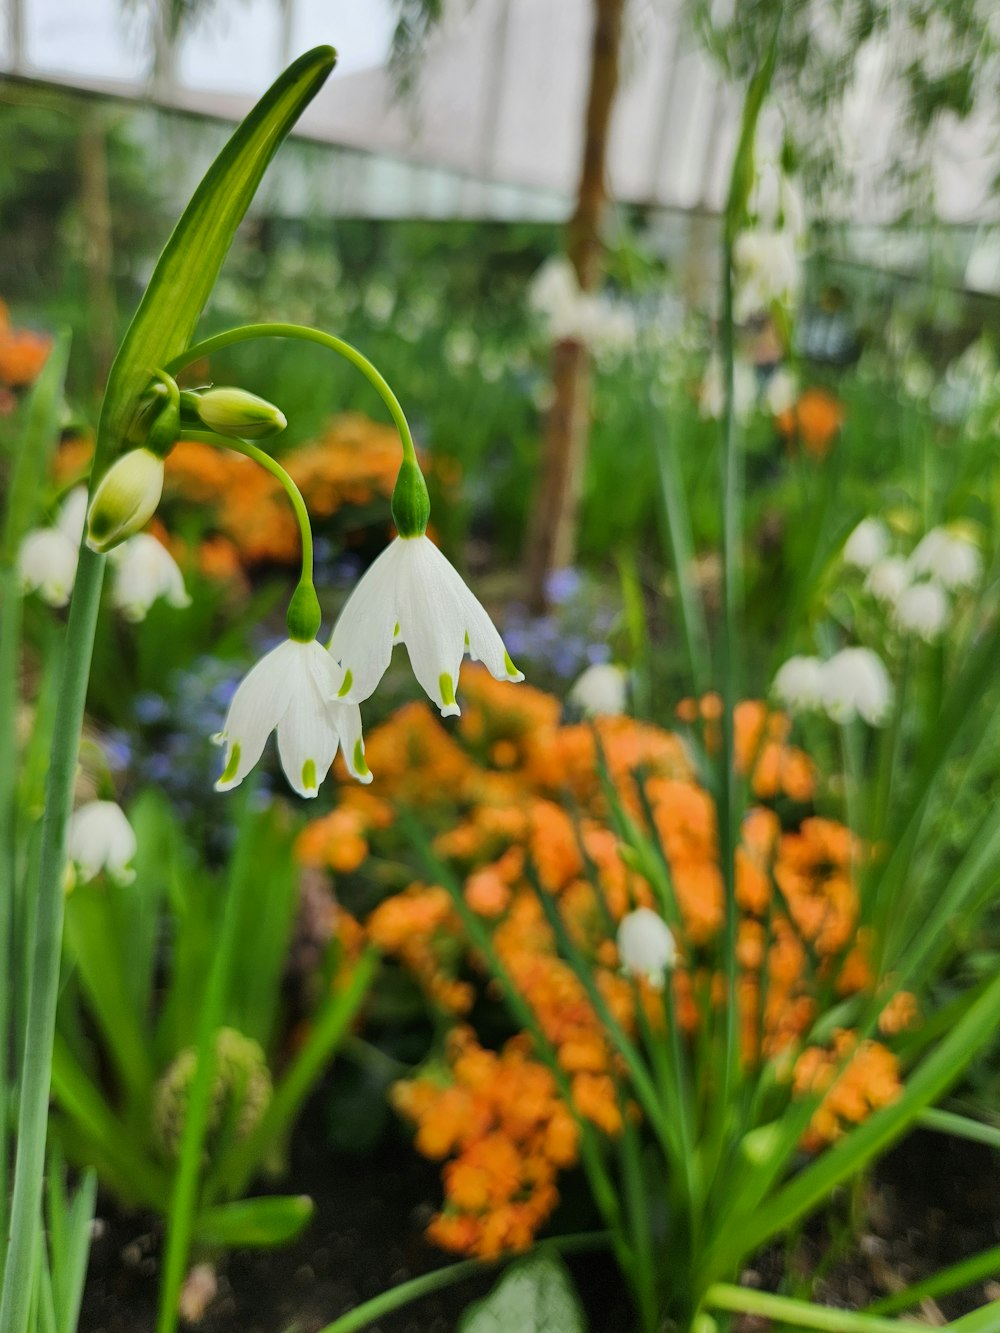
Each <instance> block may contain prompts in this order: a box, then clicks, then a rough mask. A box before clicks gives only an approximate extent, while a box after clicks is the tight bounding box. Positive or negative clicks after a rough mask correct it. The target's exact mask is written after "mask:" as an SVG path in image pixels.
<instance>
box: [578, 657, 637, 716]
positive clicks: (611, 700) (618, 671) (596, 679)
mask: <svg viewBox="0 0 1000 1333" xmlns="http://www.w3.org/2000/svg"><path fill="white" fill-rule="evenodd" d="M627 681H628V674H627V672H626V671H624V670H623V668H622V667H619V666H614V665H613V664H612V663H610V662H596V663H595V664H594V665H593V666H589V667H587V669H586V671H584V672H583V673H582V674H581V675H580V676H578V677H577V679H576V681H575V682H574V684H573V688H572V689H571V690H570V692H569V694H568V695H567V696H566V697H567V699H568V700H569V702H570V703H572V704H576V706H577V707H578V708H579V709H580V710H581V711H582V712H583V713H584V714H585V715H586V716H587V717H617V716H618V715H619V714H621V713H624V712H625V702H626V698H627V693H628V691H627Z"/></svg>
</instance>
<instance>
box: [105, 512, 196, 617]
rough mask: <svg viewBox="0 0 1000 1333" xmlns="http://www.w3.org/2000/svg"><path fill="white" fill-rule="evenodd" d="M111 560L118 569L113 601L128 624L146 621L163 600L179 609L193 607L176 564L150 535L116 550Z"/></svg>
mask: <svg viewBox="0 0 1000 1333" xmlns="http://www.w3.org/2000/svg"><path fill="white" fill-rule="evenodd" d="M110 559H111V561H112V563H113V564H114V567H115V580H114V584H113V585H112V589H111V600H112V602H113V604H114V605H115V606H116V607H117V608H118V609H119V610H120V611H121V612H122V614H123V615H124V616H125V618H126V620H131V621H133V622H138V621H140V620H144V619H145V616H146V612H147V611H148V610H149V608H150V607H151V606H152V605H153V603H154V602H155V601H157V600H158V598H160V597H163V598H164V599H165V600H166V602H167V603H168V605H169V606H174V607H177V608H178V609H183V608H184V607H185V606H190V605H191V598H190V597H189V596H188V594H187V590H186V588H185V587H184V576H183V575H182V574H181V571H180V569H179V568H178V567H177V562H176V560H174V557H173V556H172V555H171V554H170V552H169V551H168V550H167V548H166V547H165V546H164V545H163V543H162V542H158V541H157V540H156V538H155V537H153V536H152V535H151V534H150V533H148V532H140V533H137V534H136V536H134V537H130V538H129V539H128V541H127V542H123V543H122V545H121V546H116V547H115V549H114V550H113V551H112V552H111V554H110Z"/></svg>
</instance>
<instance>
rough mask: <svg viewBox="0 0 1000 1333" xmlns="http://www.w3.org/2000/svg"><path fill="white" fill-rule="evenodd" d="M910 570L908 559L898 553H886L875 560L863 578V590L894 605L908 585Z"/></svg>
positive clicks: (910, 575) (878, 599) (880, 600)
mask: <svg viewBox="0 0 1000 1333" xmlns="http://www.w3.org/2000/svg"><path fill="white" fill-rule="evenodd" d="M911 577H912V570H911V569H910V563H909V561H908V560H904V559H903V558H902V556H899V555H887V556H886V557H885V558H884V559H883V560H876V562H875V564H874V565H872V567H871V568H870V569H869V571H868V574H867V576H866V578H865V592H867V593H870V594H871V596H872V597H874V598H875V599H876V600H877V601H879V602H885V603H886V604H887V605H889V606H895V605H896V603H897V602H898V601H899V599H900V597H902V595H903V593H904V592H905V591H906V590H907V588H908V587H909V586H910V579H911Z"/></svg>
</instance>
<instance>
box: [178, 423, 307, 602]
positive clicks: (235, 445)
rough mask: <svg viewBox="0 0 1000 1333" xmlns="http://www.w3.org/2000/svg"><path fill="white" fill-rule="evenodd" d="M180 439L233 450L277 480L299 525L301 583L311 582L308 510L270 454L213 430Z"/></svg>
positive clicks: (248, 442)
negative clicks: (258, 465)
mask: <svg viewBox="0 0 1000 1333" xmlns="http://www.w3.org/2000/svg"><path fill="white" fill-rule="evenodd" d="M181 439H182V440H191V441H193V442H194V443H195V444H213V445H217V446H218V447H219V448H220V449H232V451H233V452H234V453H237V454H243V455H244V457H246V458H252V459H253V461H254V462H255V463H259V464H260V466H261V467H262V468H264V470H265V471H266V472H270V474H271V476H272V477H276V478H277V480H278V481H279V482H280V483H281V485H282V486H283V487H284V490H285V494H286V495H287V496H288V498H289V500H290V501H291V502H292V508H293V509H294V510H295V518H296V521H297V523H298V525H299V533H300V535H301V537H302V581H303V582H307V583H311V582H312V576H313V535H312V524H311V523H310V522H309V510H308V509H307V508H306V502H305V500H303V498H302V492H301V491H300V490H299V488H298V486H296V484H295V482H294V481H293V480H292V479H291V477H290V476H289V475H288V473H287V472H286V471H285V469H284V468H283V467H282V466H281V464H280V463H279V462H278V461H277V460H276V459H274V458H272V457H271V455H270V454H266V453H265V452H264V450H263V449H259V448H258V447H257V445H255V444H251V443H250V441H249V440H237V439H234V438H233V437H231V436H228V435H216V433H215V431H211V430H186V431H184V432H183V433H182V435H181Z"/></svg>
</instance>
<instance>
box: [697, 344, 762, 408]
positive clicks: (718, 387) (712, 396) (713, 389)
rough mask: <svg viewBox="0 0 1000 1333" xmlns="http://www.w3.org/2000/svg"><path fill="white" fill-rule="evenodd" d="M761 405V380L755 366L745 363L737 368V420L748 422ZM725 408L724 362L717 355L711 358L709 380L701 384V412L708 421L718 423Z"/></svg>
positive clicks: (734, 375)
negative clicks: (758, 398) (749, 417)
mask: <svg viewBox="0 0 1000 1333" xmlns="http://www.w3.org/2000/svg"><path fill="white" fill-rule="evenodd" d="M756 402H757V377H756V375H755V374H754V369H753V366H751V365H748V364H747V363H746V362H745V361H737V362H735V364H734V365H733V411H734V413H735V415H736V418H737V420H739V421H745V420H746V419H747V417H748V416H749V415H750V413H751V412H752V411H753V409H754V405H755V404H756ZM724 406H725V384H724V382H723V376H722V359H721V357H720V356H719V354H718V353H717V352H713V353H712V355H711V356H710V357H709V358H708V365H707V366H706V367H705V376H704V378H703V379H702V382H701V393H700V395H699V411H700V414H701V417H702V418H703V419H704V420H711V421H718V420H719V419H720V417H721V416H722V409H723V407H724Z"/></svg>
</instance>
